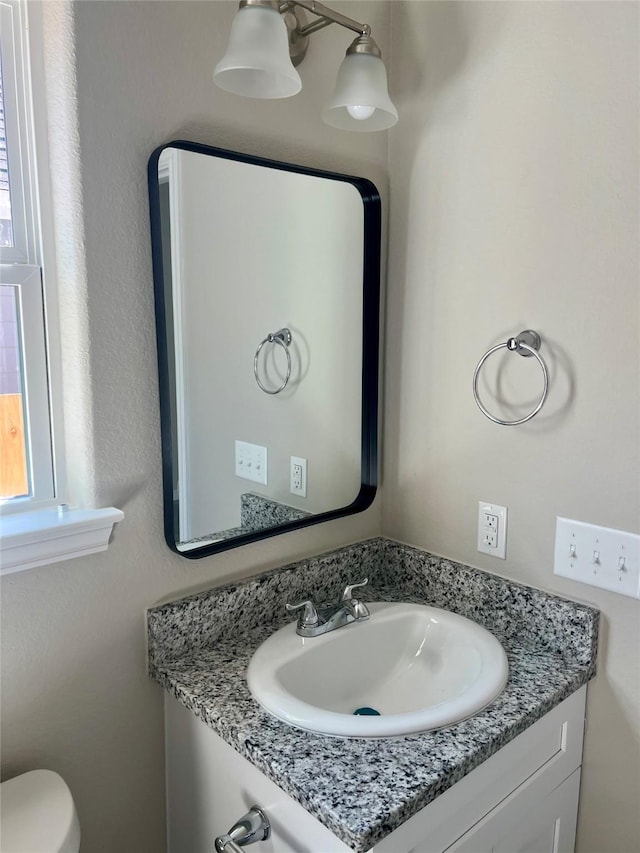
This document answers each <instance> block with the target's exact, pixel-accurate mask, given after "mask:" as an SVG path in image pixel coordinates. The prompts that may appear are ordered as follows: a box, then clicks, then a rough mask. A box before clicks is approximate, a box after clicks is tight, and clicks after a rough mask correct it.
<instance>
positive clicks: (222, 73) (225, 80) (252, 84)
mask: <svg viewBox="0 0 640 853" xmlns="http://www.w3.org/2000/svg"><path fill="white" fill-rule="evenodd" d="M213 80H214V82H215V83H216V85H217V86H219V87H220V88H221V89H224V90H225V91H227V92H233V94H234V95H245V96H246V97H248V98H288V97H290V96H291V95H296V94H297V93H298V92H299V91H300V89H301V88H302V81H301V80H300V75H299V74H298V72H297V71H296V69H295V68H294V67H293V65H292V64H291V59H290V58H289V41H288V38H287V26H286V24H285V22H284V20H283V18H282V17H281V15H280V13H279V12H278V11H277V10H276V9H270V8H268V7H265V6H244V7H243V8H242V9H239V10H238V12H237V14H236V16H235V18H234V19H233V24H232V25H231V32H230V33H229V45H228V47H227V52H226V53H225V55H224V56H223V57H222V59H221V60H220V62H219V63H218V64H217V65H216V67H215V69H214V72H213Z"/></svg>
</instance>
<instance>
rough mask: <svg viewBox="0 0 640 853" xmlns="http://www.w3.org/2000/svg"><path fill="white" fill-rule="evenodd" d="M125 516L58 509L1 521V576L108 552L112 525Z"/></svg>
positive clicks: (107, 510)
mask: <svg viewBox="0 0 640 853" xmlns="http://www.w3.org/2000/svg"><path fill="white" fill-rule="evenodd" d="M123 518H124V513H123V512H122V511H121V510H119V509H115V507H107V508H105V509H67V510H64V511H59V510H58V509H57V507H53V508H51V509H41V510H36V511H34V512H24V513H18V514H16V515H8V516H4V517H2V518H0V574H3V575H5V574H10V573H11V572H20V571H22V570H23V569H33V568H35V567H36V566H46V565H47V564H49V563H57V562H58V561H60V560H70V559H72V558H73V557H84V556H85V555H86V554H95V553H97V552H98V551H106V549H107V546H108V544H109V537H110V536H111V531H112V529H113V525H114V524H116V523H117V522H118V521H122V519H123Z"/></svg>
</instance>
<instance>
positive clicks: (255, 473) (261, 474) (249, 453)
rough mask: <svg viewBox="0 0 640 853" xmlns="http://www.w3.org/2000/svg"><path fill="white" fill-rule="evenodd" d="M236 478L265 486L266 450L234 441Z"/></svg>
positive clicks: (257, 445) (244, 442)
mask: <svg viewBox="0 0 640 853" xmlns="http://www.w3.org/2000/svg"><path fill="white" fill-rule="evenodd" d="M236 477H242V479H243V480H251V481H252V482H254V483H262V485H263V486H266V485H267V448H266V447H262V445H260V444H249V442H247V441H236Z"/></svg>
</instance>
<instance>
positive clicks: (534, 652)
mask: <svg viewBox="0 0 640 853" xmlns="http://www.w3.org/2000/svg"><path fill="white" fill-rule="evenodd" d="M364 576H368V577H369V587H368V588H367V589H366V590H365V591H363V593H365V594H363V595H362V598H364V599H368V600H387V601H416V602H421V603H426V604H431V605H434V606H437V607H445V608H446V609H448V610H452V611H454V612H456V613H460V614H462V615H463V616H467V617H469V618H471V619H474V620H475V621H476V622H479V623H480V624H482V625H484V626H485V627H487V628H488V629H489V630H490V631H491V632H492V633H493V634H494V635H495V636H496V637H497V638H498V639H499V640H500V642H501V643H502V644H503V646H504V648H505V650H506V652H507V656H508V659H509V670H510V672H509V681H508V683H507V686H506V688H505V690H504V691H503V693H502V694H501V695H500V696H499V697H498V698H497V699H496V700H495V701H494V702H493V703H492V704H491V705H489V706H488V707H487V708H486V709H485V710H484V711H481V712H480V713H479V714H477V715H476V716H474V717H472V718H471V719H469V720H464V721H463V722H460V723H457V724H455V725H452V726H449V727H447V728H443V729H440V730H438V731H434V732H425V733H423V734H418V735H411V736H407V737H401V738H393V739H381V740H358V739H349V740H348V741H345V740H344V739H342V738H334V737H326V736H323V735H315V734H311V733H308V732H302V731H298V730H296V729H293V728H291V727H290V726H287V725H286V724H285V723H282V722H280V721H278V720H276V719H274V718H273V717H271V716H270V715H269V714H267V713H266V712H265V711H263V710H262V709H261V708H260V707H259V706H258V705H257V703H256V702H254V700H253V699H252V698H251V695H250V693H249V689H248V687H247V684H246V681H245V678H244V673H245V670H246V667H247V664H248V662H249V660H250V658H251V655H252V654H253V652H254V651H255V649H256V648H257V646H258V645H259V644H260V643H261V642H262V641H263V640H264V639H265V638H266V637H268V636H269V635H270V634H271V633H272V632H273V631H274V630H275V629H276V628H279V627H281V625H283V624H286V622H288V621H291V620H290V617H289V614H287V613H286V612H285V610H284V602H285V601H297V600H300V598H301V597H303V596H304V597H309V596H311V597H313V598H314V600H316V601H332V600H337V599H338V597H339V595H340V593H341V591H342V589H343V588H344V586H345V585H346V584H347V583H348V582H353V581H356V580H361V579H362V578H363V577H364ZM597 632H598V612H597V611H595V610H593V609H591V608H589V607H586V606H584V605H581V604H577V603H574V602H571V601H568V600H566V599H562V598H559V597H557V596H553V595H549V594H547V593H544V592H541V591H539V590H536V589H533V588H530V587H525V586H522V585H519V584H516V583H513V582H510V581H507V580H505V579H503V578H499V577H496V576H495V575H490V574H488V573H486V572H482V571H479V570H477V569H472V568H470V567H468V566H464V565H461V564H459V563H454V562H451V561H449V560H445V559H442V558H440V557H435V556H433V555H431V554H428V553H426V552H424V551H420V550H417V549H415V548H411V547H409V546H406V545H401V544H399V543H396V542H393V541H391V540H386V539H372V540H369V541H367V542H362V543H358V544H356V545H352V546H349V547H347V548H343V549H340V550H338V551H333V552H331V553H329V554H325V555H321V556H319V557H314V558H311V559H307V560H302V561H299V562H298V563H295V564H292V565H290V566H286V567H284V568H282V569H277V570H274V571H271V572H268V573H265V574H262V575H258V576H256V577H254V578H250V579H248V580H245V581H242V582H240V583H238V584H233V585H228V586H225V587H218V588H216V589H212V590H208V591H207V592H204V593H200V594H198V595H195V596H190V597H188V598H184V599H181V600H179V601H176V602H172V603H170V604H166V605H162V606H159V607H155V608H152V609H151V610H149V611H148V634H149V668H150V673H151V675H152V676H153V677H154V678H155V679H156V680H157V681H158V682H160V684H162V685H163V686H164V687H165V688H166V689H167V690H169V691H170V692H171V693H172V694H173V695H174V696H175V697H176V698H177V699H178V700H179V701H180V702H182V703H183V704H184V705H185V706H186V707H188V708H190V709H191V710H192V711H193V712H194V713H195V714H197V715H198V717H200V718H201V719H202V720H203V721H204V722H205V723H206V724H207V725H208V726H210V728H212V729H213V730H214V731H216V732H217V733H218V734H219V735H220V736H221V737H222V738H224V740H225V741H226V742H227V743H229V744H231V746H233V747H234V748H235V749H236V750H237V751H238V752H239V753H240V754H241V755H243V756H244V757H245V758H247V759H248V760H249V761H251V762H252V763H253V764H254V765H255V766H256V767H258V768H259V769H260V770H261V771H262V772H263V773H264V774H265V775H266V776H267V777H268V778H269V779H271V780H272V781H274V782H275V783H276V784H277V785H279V787H280V788H282V789H283V790H284V791H286V793H288V794H289V795H290V796H291V797H293V799H295V800H297V801H298V802H299V803H301V804H302V805H303V806H304V807H305V808H306V809H307V810H308V811H309V812H310V813H311V814H312V815H314V816H315V817H316V818H318V820H320V822H321V823H323V824H324V825H325V826H327V827H328V828H329V829H330V830H331V831H332V832H334V833H335V835H337V836H338V838H340V839H341V840H342V841H343V842H344V843H345V844H347V845H348V846H349V847H351V848H352V849H353V850H356V851H366V850H369V849H370V848H371V847H373V846H374V844H376V843H378V842H379V841H380V840H381V839H382V838H384V837H385V836H387V835H388V834H389V833H391V832H392V831H393V830H394V829H396V828H397V827H398V826H400V824H402V823H403V822H404V821H405V820H407V819H408V818H409V817H411V816H412V815H413V814H415V813H416V812H417V811H419V810H420V809H421V808H423V807H424V806H426V805H428V804H429V803H430V802H432V801H433V800H434V799H435V798H436V797H437V796H438V795H439V794H440V793H442V792H443V791H445V790H447V788H449V787H451V786H452V785H453V784H455V782H457V781H458V780H459V779H461V778H462V777H463V776H464V775H466V774H467V773H468V772H470V771H471V770H473V769H474V768H475V767H477V766H478V765H479V764H480V763H482V762H483V761H484V760H485V759H486V758H488V757H489V756H490V755H492V754H493V753H494V752H496V751H497V750H498V749H500V747H501V746H504V745H505V744H506V743H508V742H509V741H510V740H512V739H513V738H514V737H516V736H517V735H518V734H520V733H521V732H522V731H524V730H525V729H526V728H527V727H528V726H530V725H531V724H532V723H534V722H535V721H536V720H538V719H539V718H540V717H541V716H543V715H544V714H545V713H546V712H547V711H549V710H550V709H551V708H553V707H554V706H555V705H557V704H558V703H559V702H561V701H562V700H563V699H565V698H566V697H567V696H569V695H570V694H571V693H573V692H574V691H575V690H577V689H578V688H579V687H580V686H581V685H583V684H585V683H586V682H587V681H588V680H589V679H590V678H591V677H592V676H593V674H594V673H595V660H596V648H597V639H598V637H597ZM221 676H224V677H221ZM345 744H348V745H347V746H345Z"/></svg>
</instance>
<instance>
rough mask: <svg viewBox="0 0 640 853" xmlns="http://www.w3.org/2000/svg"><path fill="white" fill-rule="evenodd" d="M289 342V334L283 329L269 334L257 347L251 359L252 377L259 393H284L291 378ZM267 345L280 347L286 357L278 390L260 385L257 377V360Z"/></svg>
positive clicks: (260, 382) (258, 376)
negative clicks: (283, 373) (285, 368)
mask: <svg viewBox="0 0 640 853" xmlns="http://www.w3.org/2000/svg"><path fill="white" fill-rule="evenodd" d="M291 340H292V338H291V332H290V331H289V329H287V328H286V327H285V328H284V329H280V330H279V331H277V332H270V333H269V334H268V335H267V337H266V338H265V339H264V340H263V341H261V342H260V344H259V345H258V349H257V350H256V354H255V355H254V357H253V375H254V376H255V380H256V382H257V383H258V388H260V390H261V391H264V393H265V394H279V393H280V392H281V391H284V389H285V388H286V387H287V385H288V384H289V379H290V378H291V352H290V351H289V347H290V345H291ZM267 343H269V344H277V345H278V346H281V347H282V349H283V350H284V351H285V354H286V356H287V374H286V376H285V377H284V380H283V381H282V384H281V385H280V386H279V387H278V388H267V387H266V386H265V385H264V384H263V383H262V381H261V379H260V375H259V368H258V358H259V356H260V352H261V351H262V348H263V347H264V345H265V344H267Z"/></svg>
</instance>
